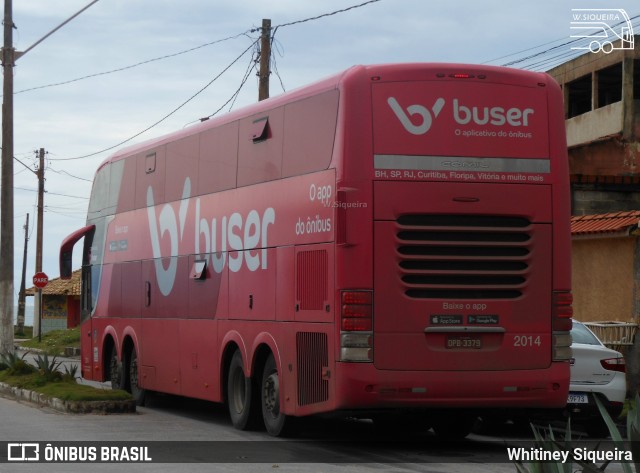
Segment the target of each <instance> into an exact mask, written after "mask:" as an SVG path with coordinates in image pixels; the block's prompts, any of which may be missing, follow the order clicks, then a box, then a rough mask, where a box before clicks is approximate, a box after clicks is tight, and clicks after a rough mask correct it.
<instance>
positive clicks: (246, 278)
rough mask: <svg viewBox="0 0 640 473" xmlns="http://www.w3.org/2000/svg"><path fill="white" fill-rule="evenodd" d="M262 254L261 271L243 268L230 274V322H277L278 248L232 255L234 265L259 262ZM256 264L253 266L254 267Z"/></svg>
mask: <svg viewBox="0 0 640 473" xmlns="http://www.w3.org/2000/svg"><path fill="white" fill-rule="evenodd" d="M258 253H261V256H262V258H261V259H262V261H258V263H257V264H259V265H261V269H258V270H256V271H249V270H248V269H246V268H245V266H244V265H243V266H242V267H241V269H240V270H239V271H237V272H234V271H232V270H230V271H229V318H233V319H245V320H275V318H276V282H277V278H276V274H277V273H276V264H277V258H276V250H275V248H268V249H264V250H262V249H259V250H246V251H231V252H229V256H228V260H229V265H231V261H234V260H235V261H243V260H244V261H245V262H246V263H247V264H249V262H250V261H256V259H257V258H258ZM252 264H253V263H252Z"/></svg>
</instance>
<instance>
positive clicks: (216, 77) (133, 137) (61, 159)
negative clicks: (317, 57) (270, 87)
mask: <svg viewBox="0 0 640 473" xmlns="http://www.w3.org/2000/svg"><path fill="white" fill-rule="evenodd" d="M257 41H258V40H256V41H254V42H253V43H252V44H251V45H250V46H249V47H248V48H247V49H245V50H244V51H243V52H242V53H241V54H240V55H239V56H238V57H237V58H235V59H234V60H233V61H232V62H231V63H230V64H229V65H228V66H227V67H225V68H224V69H223V70H222V71H221V72H220V73H219V74H218V75H216V76H215V77H214V78H213V79H211V80H210V81H209V82H208V83H207V84H206V85H205V86H204V87H202V88H201V89H200V90H198V91H197V92H196V93H195V94H193V95H192V96H191V97H189V98H188V99H187V100H185V101H184V102H182V104H180V105H179V106H178V107H176V108H174V109H173V110H172V111H171V112H169V113H168V114H166V115H165V116H164V117H162V118H161V119H160V120H158V121H156V122H155V123H154V124H152V125H150V126H148V127H147V128H145V129H144V130H142V131H140V132H138V133H136V134H135V135H133V136H130V137H129V138H127V139H126V140H123V141H121V142H119V143H117V144H115V145H113V146H109V147H108V148H104V149H101V150H100V151H96V152H94V153H90V154H85V155H83V156H76V157H74V158H49V161H72V160H77V159H85V158H89V157H92V156H96V155H98V154H102V153H104V152H106V151H111V150H112V149H115V148H118V147H120V146H122V145H124V144H125V143H128V142H129V141H131V140H133V139H135V138H137V137H138V136H140V135H142V134H143V133H146V132H147V131H149V130H151V129H152V128H155V127H156V126H158V125H159V124H160V123H162V122H163V121H165V120H166V119H167V118H169V117H170V116H171V115H173V114H174V113H176V112H177V111H178V110H180V109H181V108H182V107H184V106H185V105H187V104H188V103H189V102H191V101H192V100H193V99H194V98H196V97H197V96H198V95H200V94H201V93H202V92H204V91H205V90H206V89H207V88H208V87H209V86H210V85H211V84H213V83H214V82H215V81H216V80H218V79H219V78H220V77H221V76H222V74H224V73H225V72H227V71H228V70H229V69H230V68H231V66H233V65H234V64H235V63H236V62H238V61H239V60H240V59H241V58H242V57H243V56H244V55H245V54H246V53H247V52H248V51H249V50H251V49H252V48H253V47H254V45H255V44H256V43H257Z"/></svg>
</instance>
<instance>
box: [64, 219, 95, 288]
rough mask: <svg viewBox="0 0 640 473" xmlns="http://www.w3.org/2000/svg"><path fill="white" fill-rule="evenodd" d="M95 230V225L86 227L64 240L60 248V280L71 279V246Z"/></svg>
mask: <svg viewBox="0 0 640 473" xmlns="http://www.w3.org/2000/svg"><path fill="white" fill-rule="evenodd" d="M95 229H96V226H95V225H87V226H86V227H84V228H81V229H80V230H76V231H75V232H73V233H72V234H71V235H69V236H68V237H67V238H65V239H64V241H63V242H62V245H61V246H60V262H59V264H60V279H71V273H72V272H73V269H72V266H73V246H74V245H75V244H76V243H77V242H78V240H80V239H81V238H82V237H84V236H85V235H87V234H88V233H90V232H93V231H94V230H95Z"/></svg>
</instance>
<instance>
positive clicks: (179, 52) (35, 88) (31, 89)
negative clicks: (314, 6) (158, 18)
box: [0, 30, 251, 97]
mask: <svg viewBox="0 0 640 473" xmlns="http://www.w3.org/2000/svg"><path fill="white" fill-rule="evenodd" d="M250 31H251V30H247V31H245V32H243V33H238V34H236V35H233V36H228V37H226V38H222V39H218V40H215V41H210V42H208V43H205V44H201V45H200V46H195V47H193V48H189V49H185V50H183V51H178V52H176V53H172V54H166V55H164V56H159V57H155V58H152V59H146V60H144V61H140V62H137V63H135V64H131V65H129V66H124V67H119V68H116V69H111V70H109V71H103V72H96V73H94V74H87V75H86V76H82V77H77V78H75V79H70V80H65V81H61V82H54V83H51V84H45V85H39V86H35V87H30V88H28V89H22V90H18V91H16V92H14V93H13V95H18V94H22V93H25V92H32V91H34V90H40V89H47V88H50V87H58V86H61V85H67V84H73V83H74V82H80V81H82V80H86V79H92V78H94V77H100V76H105V75H109V74H115V73H117V72H123V71H128V70H130V69H134V68H136V67H140V66H144V65H146V64H150V63H153V62H157V61H162V60H164V59H170V58H173V57H176V56H181V55H183V54H187V53H190V52H193V51H197V50H199V49H202V48H205V47H207V46H212V45H214V44H219V43H222V42H225V41H230V40H233V39H237V38H240V37H242V36H247V34H248V33H249V32H250ZM0 97H2V94H0Z"/></svg>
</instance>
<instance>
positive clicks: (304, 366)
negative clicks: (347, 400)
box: [296, 332, 329, 406]
mask: <svg viewBox="0 0 640 473" xmlns="http://www.w3.org/2000/svg"><path fill="white" fill-rule="evenodd" d="M296 358H297V365H298V405H299V406H306V405H307V404H315V403H318V402H324V401H326V400H327V399H329V380H328V379H326V376H325V375H324V374H325V373H324V371H325V370H327V367H328V366H329V350H328V344H327V334H325V333H317V332H298V333H296Z"/></svg>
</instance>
